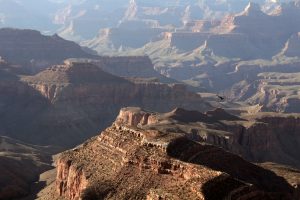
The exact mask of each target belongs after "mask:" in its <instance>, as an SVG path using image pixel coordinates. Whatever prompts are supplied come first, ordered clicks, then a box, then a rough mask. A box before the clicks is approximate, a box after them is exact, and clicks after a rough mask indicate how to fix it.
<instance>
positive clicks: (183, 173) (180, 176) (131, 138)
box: [56, 108, 298, 199]
mask: <svg viewBox="0 0 300 200" xmlns="http://www.w3.org/2000/svg"><path fill="white" fill-rule="evenodd" d="M130 111H131V114H130V116H139V117H136V118H135V119H137V120H134V123H132V120H131V121H128V120H127V119H128V115H129V113H128V112H130ZM124 112H125V113H124ZM139 114H140V115H139ZM143 114H145V112H144V111H141V110H140V109H137V108H135V109H133V108H127V109H125V110H122V111H121V112H120V115H119V117H118V120H117V121H116V123H114V124H113V125H112V126H111V127H109V128H107V129H106V130H105V131H103V132H102V133H101V135H99V136H96V137H94V138H92V139H90V140H88V141H87V142H86V143H84V144H83V145H81V146H78V147H77V148H75V149H73V150H70V151H66V152H64V153H63V154H62V155H61V156H60V158H59V160H58V161H57V171H58V175H57V180H56V190H57V195H58V196H62V197H65V198H67V199H78V198H82V199H101V198H102V199H116V198H117V199H126V198H128V199H130V198H135V199H144V198H147V199H168V198H171V199H224V198H230V199H243V198H244V199H247V198H249V197H250V196H251V197H252V198H254V197H255V198H258V199H265V198H270V197H272V198H275V199H276V198H277V199H279V198H283V199H293V197H292V195H293V191H294V189H293V188H292V186H290V185H289V184H288V183H287V182H286V181H285V180H284V179H283V178H281V177H278V176H276V175H275V174H274V173H272V172H270V171H268V170H265V169H263V168H260V167H258V166H256V165H254V164H250V163H248V162H247V161H245V160H243V159H241V158H240V157H239V156H235V155H233V154H231V153H228V152H226V151H224V150H222V149H220V148H217V147H214V146H211V145H207V144H204V143H197V142H195V141H193V140H192V139H191V138H190V139H189V137H187V134H186V133H184V132H181V131H177V132H175V131H170V130H171V129H170V130H169V131H167V129H165V130H162V129H159V127H161V126H162V125H163V124H164V125H165V126H169V125H170V124H168V123H167V122H166V120H167V118H165V116H166V115H158V116H157V117H158V118H157V119H158V122H157V123H156V125H153V124H145V125H141V123H138V122H139V121H140V122H141V121H143V120H142V119H143V117H142V115H143ZM120 119H123V121H122V120H120ZM124 119H125V120H124ZM135 125H136V126H135ZM178 125H180V123H178ZM155 127H156V128H157V129H155ZM173 130H174V129H173ZM241 168H242V169H244V170H238V169H241ZM75 175H76V176H75ZM71 185H72V186H71ZM68 186H69V187H68ZM73 186H74V187H73ZM128 186H130V187H128ZM70 194H72V195H70ZM296 198H298V197H296Z"/></svg>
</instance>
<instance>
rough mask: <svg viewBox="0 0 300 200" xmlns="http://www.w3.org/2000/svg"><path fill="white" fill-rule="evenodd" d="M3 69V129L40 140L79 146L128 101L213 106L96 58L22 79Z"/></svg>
mask: <svg viewBox="0 0 300 200" xmlns="http://www.w3.org/2000/svg"><path fill="white" fill-rule="evenodd" d="M111 59H112V58H111ZM0 72H1V74H2V73H3V76H2V75H0V91H1V94H5V95H1V97H0V101H1V104H0V111H1V113H3V114H1V117H0V118H1V120H2V122H3V123H1V125H0V130H2V131H3V132H4V133H5V134H7V135H9V136H12V137H14V138H17V139H21V140H24V141H27V142H30V143H34V144H44V145H48V144H52V145H58V146H63V147H71V146H73V145H77V144H79V143H81V142H82V141H84V140H85V139H87V138H89V137H91V136H93V135H94V134H95V133H97V132H98V131H99V130H101V129H103V128H104V127H106V126H107V125H109V124H110V123H111V122H112V121H113V119H114V116H115V115H117V113H118V112H119V110H120V108H122V107H126V106H143V107H145V108H146V109H152V110H156V111H167V110H170V109H173V108H175V107H178V106H182V107H186V108H189V109H192V108H194V109H199V110H206V109H208V108H209V107H210V105H209V104H207V103H205V102H203V101H202V98H201V96H200V95H198V94H196V93H193V92H189V91H188V90H186V88H185V86H184V85H182V84H163V83H159V82H156V81H150V82H149V81H147V80H134V79H130V80H127V79H125V78H121V77H118V76H115V75H112V74H109V73H107V72H104V71H103V70H101V69H100V68H99V67H97V66H95V65H93V64H90V63H80V62H79V63H78V62H66V63H65V64H64V65H55V66H53V67H50V68H48V69H46V70H44V71H42V72H40V73H38V74H37V75H35V76H23V77H22V79H21V80H20V79H19V77H17V76H15V75H13V74H11V73H9V72H8V71H6V70H2V71H0ZM7 74H11V75H10V76H9V75H7ZM9 77H11V78H9ZM8 79H9V80H8ZM16 124H17V125H16ZM45 138H47V139H45ZM69 138H72V139H69Z"/></svg>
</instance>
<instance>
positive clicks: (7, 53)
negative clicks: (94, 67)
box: [0, 28, 94, 71]
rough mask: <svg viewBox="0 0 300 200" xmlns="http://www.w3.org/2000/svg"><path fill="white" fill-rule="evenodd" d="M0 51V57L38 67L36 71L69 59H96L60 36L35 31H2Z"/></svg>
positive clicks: (5, 29) (0, 33) (4, 29)
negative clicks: (45, 34)
mask: <svg viewBox="0 0 300 200" xmlns="http://www.w3.org/2000/svg"><path fill="white" fill-rule="evenodd" d="M0 49H1V50H0V56H1V57H2V58H3V59H5V60H6V61H8V62H10V63H14V64H20V65H24V66H25V67H26V66H27V67H28V66H32V67H37V69H35V71H37V70H39V69H40V68H46V67H48V66H49V65H51V64H57V63H60V62H62V61H63V60H65V59H67V58H82V57H83V58H93V57H94V56H91V55H89V54H88V53H86V52H84V51H83V50H82V49H81V47H80V46H79V45H77V44H76V43H74V42H71V41H67V40H64V39H62V38H61V37H59V36H58V35H53V36H44V35H42V34H41V33H40V32H38V31H34V30H20V29H10V28H2V29H0ZM16 55H17V56H16Z"/></svg>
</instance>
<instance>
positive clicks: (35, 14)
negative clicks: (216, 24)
mask: <svg viewBox="0 0 300 200" xmlns="http://www.w3.org/2000/svg"><path fill="white" fill-rule="evenodd" d="M252 2H257V3H260V4H261V5H262V6H264V8H265V9H266V10H269V9H270V8H274V7H275V6H276V5H278V2H277V1H276V2H275V1H272V0H255V1H252ZM247 3H248V0H240V1H238V2H236V1H234V0H225V1H219V0H213V1H211V0H210V1H208V0H188V1H185V0H168V1H157V0H155V1H144V0H115V1H113V2H112V1H109V0H101V1H96V0H88V1H87V0H73V1H69V0H68V1H67V0H43V1H38V0H29V1H26V2H24V1H19V0H0V27H14V28H30V29H36V30H40V31H42V32H44V33H55V32H59V33H61V34H62V35H63V36H65V37H67V38H68V39H70V38H72V39H74V38H75V39H77V40H83V39H90V38H92V37H94V36H96V34H97V33H98V32H99V29H101V28H113V27H117V26H118V25H119V24H120V22H123V21H125V20H132V19H135V20H136V19H138V20H157V21H158V22H159V23H160V25H172V26H176V27H177V26H180V25H181V24H182V22H183V21H186V20H193V19H203V18H205V19H207V18H220V17H221V16H224V14H227V13H234V12H239V11H241V10H242V9H243V8H244V7H245V5H246V4H247Z"/></svg>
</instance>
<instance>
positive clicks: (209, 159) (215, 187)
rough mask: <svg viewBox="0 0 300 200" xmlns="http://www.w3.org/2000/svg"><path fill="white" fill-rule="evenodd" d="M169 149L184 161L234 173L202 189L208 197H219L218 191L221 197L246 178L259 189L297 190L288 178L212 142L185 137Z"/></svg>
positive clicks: (245, 180) (290, 191) (283, 191)
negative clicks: (287, 180)
mask: <svg viewBox="0 0 300 200" xmlns="http://www.w3.org/2000/svg"><path fill="white" fill-rule="evenodd" d="M167 153H168V155H169V156H171V157H173V158H176V159H179V160H181V161H184V162H188V163H193V164H198V165H203V166H206V167H208V168H210V169H213V170H216V171H221V172H225V173H227V174H229V175H230V176H231V177H232V178H229V179H228V178H226V179H222V178H221V179H222V180H221V181H217V180H212V181H210V182H208V183H206V184H205V185H204V186H203V187H202V189H203V191H204V193H205V196H206V197H207V199H215V197H216V196H215V195H218V198H217V199H222V198H224V197H226V196H227V195H228V193H229V192H230V191H232V190H233V189H235V188H237V187H239V186H241V185H242V184H243V182H246V183H250V184H253V185H254V186H255V187H256V188H257V189H258V190H263V191H266V192H271V193H277V194H278V193H281V194H283V195H284V196H285V194H287V195H288V196H290V195H291V194H292V193H293V188H292V187H291V186H290V185H289V184H288V183H287V182H286V180H285V179H284V178H282V177H279V176H277V175H276V174H275V173H273V172H271V171H269V170H266V169H263V168H261V167H259V166H257V165H254V164H252V163H250V162H247V161H245V160H244V159H242V158H241V157H239V156H237V155H234V154H232V153H229V152H226V151H225V150H223V149H221V148H218V147H215V146H212V145H206V144H200V143H197V142H194V141H192V140H189V139H187V138H185V137H182V138H179V139H177V140H175V141H173V142H172V143H171V144H170V145H169V146H168V148H167ZM217 179H218V178H217ZM238 180H240V181H238ZM220 184H221V185H220ZM220 188H221V189H220ZM279 196H281V195H280V194H279ZM283 199H284V198H283Z"/></svg>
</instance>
